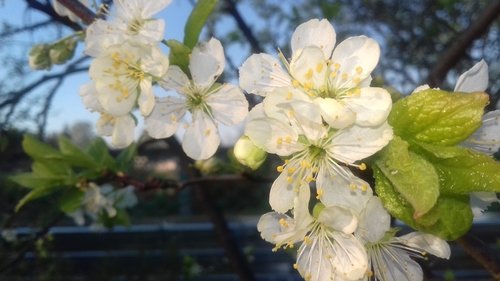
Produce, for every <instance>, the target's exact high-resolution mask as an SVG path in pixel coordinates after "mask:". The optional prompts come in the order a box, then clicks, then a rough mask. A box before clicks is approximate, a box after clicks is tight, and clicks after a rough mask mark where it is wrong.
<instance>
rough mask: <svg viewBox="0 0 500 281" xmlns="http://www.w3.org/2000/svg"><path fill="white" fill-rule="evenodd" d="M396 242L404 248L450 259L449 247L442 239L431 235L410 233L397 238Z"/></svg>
mask: <svg viewBox="0 0 500 281" xmlns="http://www.w3.org/2000/svg"><path fill="white" fill-rule="evenodd" d="M397 240H398V241H400V242H401V243H403V244H405V245H406V246H409V247H412V248H415V249H419V250H423V251H425V252H427V253H430V254H432V255H434V256H436V257H439V258H443V259H449V258H450V254H451V252H450V245H448V243H446V241H444V240H443V239H441V238H439V237H437V236H434V235H432V234H427V233H421V232H411V233H408V234H406V235H403V236H400V237H397Z"/></svg>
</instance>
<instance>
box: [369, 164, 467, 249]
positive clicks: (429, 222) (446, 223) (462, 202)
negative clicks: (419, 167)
mask: <svg viewBox="0 0 500 281" xmlns="http://www.w3.org/2000/svg"><path fill="white" fill-rule="evenodd" d="M373 172H374V176H375V185H376V191H377V195H378V196H379V198H380V199H381V200H382V203H383V204H384V207H385V208H386V209H387V211H388V212H389V213H390V214H391V215H392V216H394V217H396V218H398V219H399V220H401V221H403V222H404V223H406V224H407V225H409V226H410V227H412V228H414V229H416V230H420V231H424V232H426V233H431V234H434V235H436V236H439V237H441V238H443V239H446V240H455V239H457V238H459V237H460V236H462V235H464V234H465V233H466V232H467V231H468V230H469V229H470V226H471V224H472V217H473V215H472V211H471V208H470V206H469V203H468V198H469V197H468V196H448V195H447V196H440V198H439V199H438V201H437V203H436V204H435V206H434V207H433V208H432V209H431V210H430V211H429V212H428V213H426V214H425V215H423V216H422V217H420V218H418V219H415V218H414V217H413V208H412V207H411V205H410V203H408V202H407V201H406V200H405V199H404V198H403V197H402V196H401V195H400V194H399V193H398V192H397V191H396V189H395V188H394V186H393V185H392V184H391V182H390V181H389V180H388V179H387V178H386V177H385V175H384V174H383V172H382V171H381V170H380V169H379V168H378V167H377V166H374V168H373Z"/></svg>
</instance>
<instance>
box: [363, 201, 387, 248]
mask: <svg viewBox="0 0 500 281" xmlns="http://www.w3.org/2000/svg"><path fill="white" fill-rule="evenodd" d="M390 228H391V216H390V215H389V213H388V212H387V211H386V210H385V209H384V206H383V205H382V201H380V198H378V197H376V196H372V197H371V198H370V199H369V200H368V202H367V203H366V207H365V208H364V209H363V211H362V212H361V214H360V216H359V225H358V229H356V236H357V237H359V238H360V239H362V240H363V241H365V242H369V243H375V242H378V241H380V240H382V238H383V237H384V235H385V233H386V232H387V231H388V230H389V229H390Z"/></svg>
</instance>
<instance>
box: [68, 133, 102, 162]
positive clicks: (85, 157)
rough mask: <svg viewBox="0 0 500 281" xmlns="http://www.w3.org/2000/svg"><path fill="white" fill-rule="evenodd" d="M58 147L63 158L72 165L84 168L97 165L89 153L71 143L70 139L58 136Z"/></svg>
mask: <svg viewBox="0 0 500 281" xmlns="http://www.w3.org/2000/svg"><path fill="white" fill-rule="evenodd" d="M59 149H60V150H61V153H62V154H63V156H64V159H65V160H66V161H67V162H68V163H69V164H71V165H72V166H76V167H85V168H95V167H96V166H98V164H97V163H96V161H94V159H92V157H91V156H90V155H89V154H87V153H85V152H84V151H83V150H81V149H80V148H79V147H78V146H76V145H74V144H73V143H71V141H70V140H69V139H68V138H66V137H64V136H61V137H59Z"/></svg>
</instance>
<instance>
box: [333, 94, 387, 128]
mask: <svg viewBox="0 0 500 281" xmlns="http://www.w3.org/2000/svg"><path fill="white" fill-rule="evenodd" d="M342 101H343V102H345V103H346V105H347V107H349V108H350V109H351V110H352V111H353V112H355V113H356V124H358V125H360V126H378V125H380V124H382V123H384V122H385V121H386V120H387V116H389V113H390V112H391V108H392V99H391V94H389V92H387V90H385V89H383V88H372V87H367V88H361V89H360V91H359V95H351V96H347V97H345V98H344V99H342Z"/></svg>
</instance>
